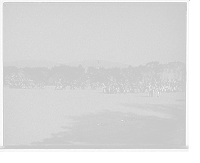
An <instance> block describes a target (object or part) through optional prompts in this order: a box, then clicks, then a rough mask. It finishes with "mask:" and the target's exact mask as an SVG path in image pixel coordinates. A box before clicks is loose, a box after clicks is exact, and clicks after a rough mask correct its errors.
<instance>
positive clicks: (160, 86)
mask: <svg viewBox="0 0 200 163" xmlns="http://www.w3.org/2000/svg"><path fill="white" fill-rule="evenodd" d="M100 84H101V85H102V86H103V92H104V91H105V92H106V93H117V91H119V92H120V93H123V92H124V93H127V91H128V90H129V91H130V92H135V90H136V91H137V92H145V91H146V90H148V92H149V96H153V91H157V96H159V94H160V91H163V92H172V91H174V92H176V91H179V90H180V89H182V90H184V86H183V85H182V84H179V83H178V81H177V79H174V80H172V81H171V82H169V80H167V81H166V82H165V83H162V82H161V81H160V80H159V79H158V78H156V77H153V79H152V80H150V81H149V82H147V83H146V84H145V83H142V84H141V83H140V80H139V79H138V80H137V81H133V80H132V81H131V82H129V81H128V78H127V77H126V78H125V80H124V81H121V82H120V81H118V82H117V81H116V78H115V77H114V76H110V77H109V78H108V79H107V80H104V81H102V82H100Z"/></svg>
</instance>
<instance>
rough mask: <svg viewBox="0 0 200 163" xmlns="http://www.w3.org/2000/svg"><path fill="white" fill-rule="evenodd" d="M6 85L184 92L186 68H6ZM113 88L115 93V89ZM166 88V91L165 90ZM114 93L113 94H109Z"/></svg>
mask: <svg viewBox="0 0 200 163" xmlns="http://www.w3.org/2000/svg"><path fill="white" fill-rule="evenodd" d="M3 76H4V86H8V87H9V88H45V86H54V87H55V89H66V88H67V87H69V88H70V89H76V88H81V89H84V88H86V87H90V88H92V89H96V88H102V89H103V91H106V90H107V91H108V90H109V91H108V92H112V91H113V90H114V91H115V92H119V91H120V89H121V90H123V92H124V91H125V90H126V92H127V90H129V91H130V92H131V90H133V91H134V92H137V91H139V92H140V91H145V90H146V89H147V88H150V86H151V87H154V88H155V87H157V88H158V87H159V89H161V88H162V89H164V87H165V89H166V88H168V90H170V89H171V90H173V91H174V90H176V91H184V90H185V82H186V67H185V64H184V63H182V62H170V63H168V64H160V63H159V62H149V63H147V64H146V65H140V66H137V67H133V66H131V65H130V66H128V67H127V68H120V67H115V68H104V67H88V68H87V69H85V68H84V67H83V66H82V65H79V66H77V67H71V66H67V65H60V66H55V67H52V68H46V67H34V68H30V67H25V68H16V67H12V66H9V67H4V74H3ZM112 89H113V90H112ZM165 89H164V90H165ZM110 90H112V91H110Z"/></svg>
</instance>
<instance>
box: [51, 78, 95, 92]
mask: <svg viewBox="0 0 200 163" xmlns="http://www.w3.org/2000/svg"><path fill="white" fill-rule="evenodd" d="M53 83H54V84H55V85H56V87H55V89H60V88H61V89H64V88H66V87H67V86H70V89H75V88H82V89H84V88H85V87H86V86H88V85H90V86H91V88H92V89H95V88H96V87H95V86H94V83H91V81H90V77H89V76H88V77H87V78H86V79H85V80H84V81H81V80H79V79H74V80H70V81H64V80H62V79H61V78H60V77H59V78H58V80H56V79H55V80H54V81H53Z"/></svg>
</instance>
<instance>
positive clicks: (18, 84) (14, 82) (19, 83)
mask: <svg viewBox="0 0 200 163" xmlns="http://www.w3.org/2000/svg"><path fill="white" fill-rule="evenodd" d="M5 85H8V86H9V88H24V89H25V88H34V87H36V86H37V87H40V88H44V85H45V83H44V82H43V80H41V81H37V82H35V81H34V80H32V79H24V78H23V77H22V78H21V79H20V78H14V79H13V78H11V79H7V80H6V81H5Z"/></svg>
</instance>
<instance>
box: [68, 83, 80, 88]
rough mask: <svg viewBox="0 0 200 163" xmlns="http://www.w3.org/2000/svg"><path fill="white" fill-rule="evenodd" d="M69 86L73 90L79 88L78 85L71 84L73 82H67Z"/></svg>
mask: <svg viewBox="0 0 200 163" xmlns="http://www.w3.org/2000/svg"><path fill="white" fill-rule="evenodd" d="M69 86H70V89H75V87H76V88H79V87H80V84H79V83H78V82H75V81H74V82H73V81H70V82H69Z"/></svg>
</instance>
